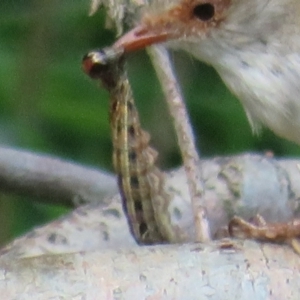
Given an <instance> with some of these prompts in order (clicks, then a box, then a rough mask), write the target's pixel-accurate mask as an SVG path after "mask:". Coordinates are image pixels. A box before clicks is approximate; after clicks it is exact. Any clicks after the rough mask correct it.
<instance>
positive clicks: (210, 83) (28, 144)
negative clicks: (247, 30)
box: [0, 0, 299, 244]
mask: <svg viewBox="0 0 300 300" xmlns="http://www.w3.org/2000/svg"><path fill="white" fill-rule="evenodd" d="M88 9H89V1H88V0H73V1H59V0H51V1H49V0H13V1H12V0H1V4H0V108H1V110H0V142H1V144H2V145H8V146H11V147H14V148H23V149H27V150H32V151H36V152H42V153H48V154H51V155H54V156H58V157H61V158H64V159H69V160H73V161H75V162H79V163H82V164H86V165H92V166H97V167H99V168H102V169H104V170H109V171H112V164H111V151H112V150H111V143H110V129H109V124H108V101H107V99H108V95H107V93H106V92H105V91H104V90H101V89H100V88H99V87H98V86H97V84H96V83H95V82H92V81H91V80H90V79H89V78H87V76H85V75H84V74H83V73H82V71H81V58H82V56H83V55H84V54H85V53H86V52H88V51H89V50H91V49H94V48H98V47H102V46H105V45H109V44H110V43H112V42H113V40H114V37H115V32H113V31H110V30H107V29H104V27H105V26H104V23H105V19H104V17H105V12H104V11H103V10H101V11H99V12H98V13H97V14H96V15H94V16H93V17H88ZM172 59H173V61H174V65H175V67H176V70H178V71H177V73H178V77H179V80H180V83H181V85H182V89H183V91H184V94H185V97H186V100H187V105H188V109H189V111H190V116H191V120H192V124H193V126H194V130H195V133H196V136H197V144H198V149H199V151H200V153H201V155H202V156H205V157H209V156H216V155H227V154H235V153H241V152H245V151H259V152H263V151H265V150H272V151H273V152H274V153H275V155H277V156H283V155H297V154H299V148H298V147H297V146H295V145H293V144H291V143H289V142H286V141H284V140H280V139H279V138H276V137H275V136H274V135H273V134H272V133H271V132H269V131H267V130H265V131H263V132H262V134H261V135H260V137H253V136H252V134H251V130H250V127H249V125H248V122H247V120H246V117H245V114H244V112H243V110H242V108H241V105H240V104H239V102H238V101H237V100H236V99H235V98H234V97H232V95H231V94H230V92H229V91H228V90H227V89H226V87H225V86H224V85H223V84H222V82H221V81H220V79H219V77H218V75H217V74H216V73H215V71H214V70H213V69H211V68H210V67H208V66H206V65H203V64H201V63H199V62H196V61H194V60H193V59H192V58H191V57H190V56H187V55H185V54H183V53H172ZM128 68H129V74H130V78H131V82H132V86H133V88H134V92H135V97H136V102H137V105H138V108H139V110H140V115H141V121H142V123H143V126H144V128H146V129H147V130H148V131H149V132H150V133H151V135H152V144H153V145H154V146H155V148H156V149H158V150H159V152H160V161H159V163H160V165H161V166H162V167H163V168H164V169H169V168H172V167H175V166H178V165H180V164H181V159H180V155H179V153H178V148H177V144H176V139H175V137H174V133H173V127H172V124H171V119H170V117H169V114H168V112H167V109H166V105H165V102H164V99H163V95H162V93H161V90H160V87H159V84H158V82H157V80H156V77H155V74H154V72H153V70H152V67H151V64H150V62H149V59H148V58H147V56H146V55H145V53H142V52H141V53H135V54H132V55H131V57H130V59H129V67H128ZM0 206H1V207H0V228H1V230H0V244H3V243H6V242H7V241H9V240H11V239H12V238H13V237H14V236H17V235H20V234H22V233H24V232H26V231H28V230H29V229H30V228H32V227H33V226H36V225H39V224H43V223H45V222H48V221H49V220H51V219H54V218H57V217H58V216H59V215H61V214H63V213H66V212H67V211H68V209H67V208H64V207H53V206H50V205H45V204H41V203H38V202H33V201H31V199H27V198H26V197H24V196H21V195H18V196H16V195H10V194H1V196H0Z"/></svg>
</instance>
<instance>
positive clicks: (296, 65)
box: [114, 0, 300, 144]
mask: <svg viewBox="0 0 300 300" xmlns="http://www.w3.org/2000/svg"><path fill="white" fill-rule="evenodd" d="M152 3H153V4H150V6H149V8H147V9H146V10H145V12H144V13H142V16H141V18H140V20H139V21H138V22H137V23H136V25H135V26H134V27H133V28H132V29H131V30H130V31H129V32H127V33H125V34H124V35H123V36H121V37H120V38H119V39H118V40H117V41H116V42H115V44H114V47H115V48H116V49H123V50H124V52H125V53H129V52H132V51H136V50H140V49H143V48H145V47H147V46H150V45H154V44H158V43H163V44H165V45H166V46H167V47H171V48H176V49H182V50H184V51H186V52H188V53H189V54H191V55H192V56H194V57H195V58H196V59H198V60H200V61H202V62H205V63H207V64H209V65H211V66H212V67H213V68H214V69H215V70H216V71H217V72H218V74H219V75H220V77H221V78H222V80H223V81H224V83H225V84H226V85H227V87H228V88H229V90H230V91H231V92H232V93H233V94H234V95H236V97H237V98H238V99H239V100H240V102H241V104H242V105H243V107H244V109H245V112H246V114H247V117H248V120H249V122H250V124H251V127H252V129H253V131H254V132H258V131H259V129H260V128H261V126H262V125H263V126H266V127H268V128H270V129H271V130H272V131H273V132H274V133H275V134H277V135H278V136H281V137H283V138H285V139H287V140H290V141H292V142H295V143H297V144H300V1H299V0H165V1H162V0H153V1H152Z"/></svg>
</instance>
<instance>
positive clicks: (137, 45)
mask: <svg viewBox="0 0 300 300" xmlns="http://www.w3.org/2000/svg"><path fill="white" fill-rule="evenodd" d="M170 37H171V35H170V33H168V32H167V31H163V30H159V31H158V30H151V29H148V28H147V27H146V26H143V25H138V26H137V27H135V28H133V29H132V30H131V31H129V32H127V33H126V34H125V35H123V36H122V37H120V38H119V39H118V40H117V41H116V42H115V44H114V47H115V48H117V49H120V48H121V49H123V51H124V52H125V53H128V52H132V51H136V50H140V49H144V48H145V47H147V46H150V45H153V44H157V43H162V42H165V41H167V40H168V39H169V38H170Z"/></svg>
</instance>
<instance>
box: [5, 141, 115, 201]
mask: <svg viewBox="0 0 300 300" xmlns="http://www.w3.org/2000/svg"><path fill="white" fill-rule="evenodd" d="M0 189H1V190H2V191H4V192H13V193H16V194H20V195H26V196H30V197H35V198H38V200H39V201H45V202H48V203H53V204H60V205H67V206H74V205H75V204H77V205H78V204H83V203H91V202H99V201H100V199H103V198H104V197H105V196H108V195H113V194H114V193H116V191H117V185H116V181H115V177H114V176H112V175H109V174H107V173H105V172H100V171H98V170H96V169H93V168H88V167H83V166H80V165H78V164H75V163H70V162H66V161H62V160H61V159H58V158H52V157H50V156H46V155H41V154H34V153H31V152H25V151H20V150H13V149H9V148H4V147H0Z"/></svg>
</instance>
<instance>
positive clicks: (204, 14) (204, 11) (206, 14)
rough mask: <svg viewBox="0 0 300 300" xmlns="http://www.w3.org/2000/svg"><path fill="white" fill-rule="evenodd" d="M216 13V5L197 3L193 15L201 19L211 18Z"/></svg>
mask: <svg viewBox="0 0 300 300" xmlns="http://www.w3.org/2000/svg"><path fill="white" fill-rule="evenodd" d="M214 14H215V7H214V6H213V5H212V4H210V3H202V4H199V5H196V6H195V7H194V9H193V16H194V17H196V18H197V19H199V20H201V21H208V20H210V19H211V18H212V17H213V16H214Z"/></svg>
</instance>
